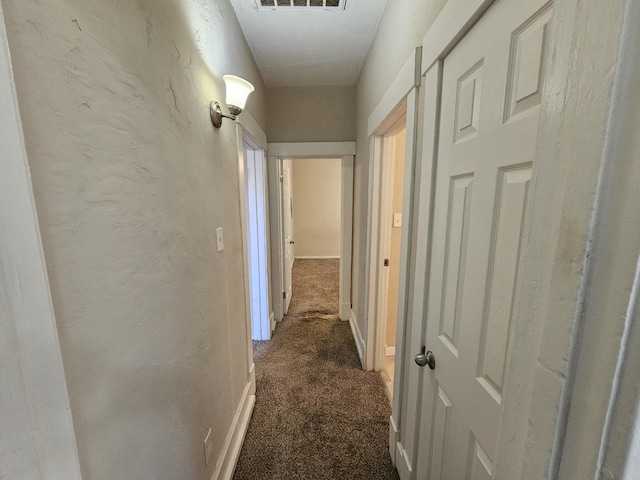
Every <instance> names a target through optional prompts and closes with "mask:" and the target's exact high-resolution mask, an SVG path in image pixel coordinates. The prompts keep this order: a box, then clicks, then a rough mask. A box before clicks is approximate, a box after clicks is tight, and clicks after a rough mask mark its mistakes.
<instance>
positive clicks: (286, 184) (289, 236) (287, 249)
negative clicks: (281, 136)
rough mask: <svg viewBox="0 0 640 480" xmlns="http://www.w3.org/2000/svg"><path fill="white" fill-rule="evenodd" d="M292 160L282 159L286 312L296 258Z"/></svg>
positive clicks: (285, 311)
mask: <svg viewBox="0 0 640 480" xmlns="http://www.w3.org/2000/svg"><path fill="white" fill-rule="evenodd" d="M292 169H293V161H292V160H283V161H282V185H283V188H282V192H283V197H284V198H283V202H282V209H283V212H282V218H283V220H284V221H283V227H284V232H283V236H284V292H285V298H284V313H285V314H286V313H287V311H288V310H289V303H291V295H292V293H293V288H292V273H291V272H292V269H293V261H294V259H295V254H294V243H293V242H294V239H293V196H292V191H293V189H292V183H291V182H292V179H291V175H292Z"/></svg>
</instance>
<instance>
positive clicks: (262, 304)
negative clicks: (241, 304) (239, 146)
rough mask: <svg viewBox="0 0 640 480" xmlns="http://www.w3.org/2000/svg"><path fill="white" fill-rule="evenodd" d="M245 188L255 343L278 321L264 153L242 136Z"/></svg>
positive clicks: (251, 140)
mask: <svg viewBox="0 0 640 480" xmlns="http://www.w3.org/2000/svg"><path fill="white" fill-rule="evenodd" d="M243 157H244V160H243V163H244V165H243V166H244V187H245V197H246V204H245V205H246V215H247V217H246V218H247V253H248V259H247V260H248V276H249V298H250V311H251V338H252V340H269V339H270V338H271V333H272V332H273V329H274V326H275V321H274V319H273V316H271V315H269V312H270V308H269V287H270V286H269V277H268V272H269V265H268V262H269V258H268V238H267V214H268V208H267V183H266V172H267V166H266V158H265V155H264V150H263V149H262V148H261V147H260V146H259V145H258V144H257V142H255V141H254V140H253V139H252V138H251V137H250V136H249V135H247V134H246V132H245V133H244V134H243Z"/></svg>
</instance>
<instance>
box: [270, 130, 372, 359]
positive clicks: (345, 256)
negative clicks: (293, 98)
mask: <svg viewBox="0 0 640 480" xmlns="http://www.w3.org/2000/svg"><path fill="white" fill-rule="evenodd" d="M268 148H269V158H268V162H267V168H268V180H269V212H270V226H271V237H270V239H271V258H272V264H271V266H272V268H271V281H272V285H273V290H272V299H273V307H274V313H275V320H276V321H280V320H282V319H283V317H284V314H285V313H286V311H287V309H288V308H289V302H290V299H291V297H290V294H289V293H288V292H289V291H290V288H291V287H290V286H291V281H292V280H291V279H292V277H291V269H292V268H293V261H294V259H295V258H296V257H307V258H331V257H333V258H334V259H336V258H339V260H338V262H339V294H338V297H339V299H338V303H339V304H338V316H339V318H340V319H341V320H343V321H349V322H350V324H351V322H352V321H353V314H352V310H351V256H352V244H351V242H352V229H353V227H352V218H353V160H354V153H355V143H353V142H342V143H331V142H329V143H293V144H290V143H274V144H269V147H268ZM294 159H295V161H294ZM330 163H333V168H332V169H331V171H332V174H331V175H329V176H330V177H331V179H332V180H331V184H332V185H331V190H330V191H331V202H330V203H332V204H334V206H335V205H336V204H339V211H338V213H336V212H335V210H333V213H332V214H331V215H328V216H327V218H328V219H326V220H324V221H322V222H320V223H321V226H320V228H319V230H318V229H317V228H316V231H315V234H314V233H313V229H311V230H309V228H308V226H307V227H305V222H306V221H307V220H308V218H307V217H309V218H314V217H318V214H317V213H315V214H314V213H313V212H312V213H308V214H306V215H305V218H304V219H303V220H302V221H300V222H298V221H294V219H293V218H294V216H295V217H296V218H299V217H300V215H299V213H300V212H298V210H299V209H300V208H302V210H303V212H304V205H298V203H299V202H298V200H297V199H296V198H295V197H297V194H296V193H295V191H294V184H293V180H292V176H291V175H292V170H295V165H298V164H300V165H302V166H303V167H301V168H302V169H305V167H307V168H306V170H309V172H307V174H306V175H305V176H306V177H307V179H306V180H307V183H308V184H309V185H311V186H310V187H309V189H313V188H316V186H317V185H315V184H316V183H321V182H319V180H320V177H321V176H323V175H324V176H325V177H326V176H327V173H326V172H325V173H322V172H317V171H316V172H314V170H315V169H317V168H319V167H322V166H324V167H327V164H330ZM294 164H295V165H294ZM338 168H339V170H338ZM309 179H311V180H309ZM325 180H326V179H325ZM307 196H308V199H307V200H306V202H307V203H309V204H310V207H311V210H313V209H316V210H317V209H318V208H322V207H323V204H324V203H327V202H324V201H321V200H320V197H319V196H318V195H315V196H314V195H310V196H309V195H307ZM316 220H317V218H316ZM336 221H339V227H336ZM285 222H286V225H285ZM297 223H300V224H301V225H296V224H297ZM311 223H313V222H311ZM298 227H302V230H301V229H300V228H298ZM305 229H306V231H305ZM285 230H288V231H289V232H288V233H287V232H285ZM296 231H298V234H296ZM301 231H302V233H300V232H301ZM310 231H311V233H310ZM337 232H339V234H338V238H339V244H338V248H337V249H336V247H335V243H331V241H330V239H333V241H334V242H335V239H336V233H337ZM301 234H302V235H303V238H300V235H301ZM305 235H306V236H307V237H311V238H310V241H309V242H306V241H305V240H304V236H305ZM305 243H306V245H305ZM322 244H325V245H326V244H331V245H333V247H332V249H331V250H326V249H325V250H321V249H319V247H320V246H321V245H322ZM291 291H292V290H291ZM358 353H359V356H360V358H361V359H362V353H363V351H362V348H360V347H358Z"/></svg>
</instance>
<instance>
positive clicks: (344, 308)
mask: <svg viewBox="0 0 640 480" xmlns="http://www.w3.org/2000/svg"><path fill="white" fill-rule="evenodd" d="M338 317H339V318H340V320H343V321H345V322H348V321H349V318H350V317H351V302H345V303H341V304H340V308H339V309H338Z"/></svg>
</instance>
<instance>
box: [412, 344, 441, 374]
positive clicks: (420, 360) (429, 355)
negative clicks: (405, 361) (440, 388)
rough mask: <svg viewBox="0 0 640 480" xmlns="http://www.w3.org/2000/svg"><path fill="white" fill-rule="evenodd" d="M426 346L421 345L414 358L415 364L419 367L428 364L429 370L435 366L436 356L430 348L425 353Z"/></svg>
mask: <svg viewBox="0 0 640 480" xmlns="http://www.w3.org/2000/svg"><path fill="white" fill-rule="evenodd" d="M425 350H426V348H425V347H422V349H421V350H420V353H419V354H417V355H416V356H415V358H414V360H415V361H416V364H417V365H418V366H419V367H424V366H425V365H429V368H430V369H431V370H433V369H435V368H436V356H435V355H434V354H433V352H432V351H431V350H429V351H428V352H426V353H425Z"/></svg>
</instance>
